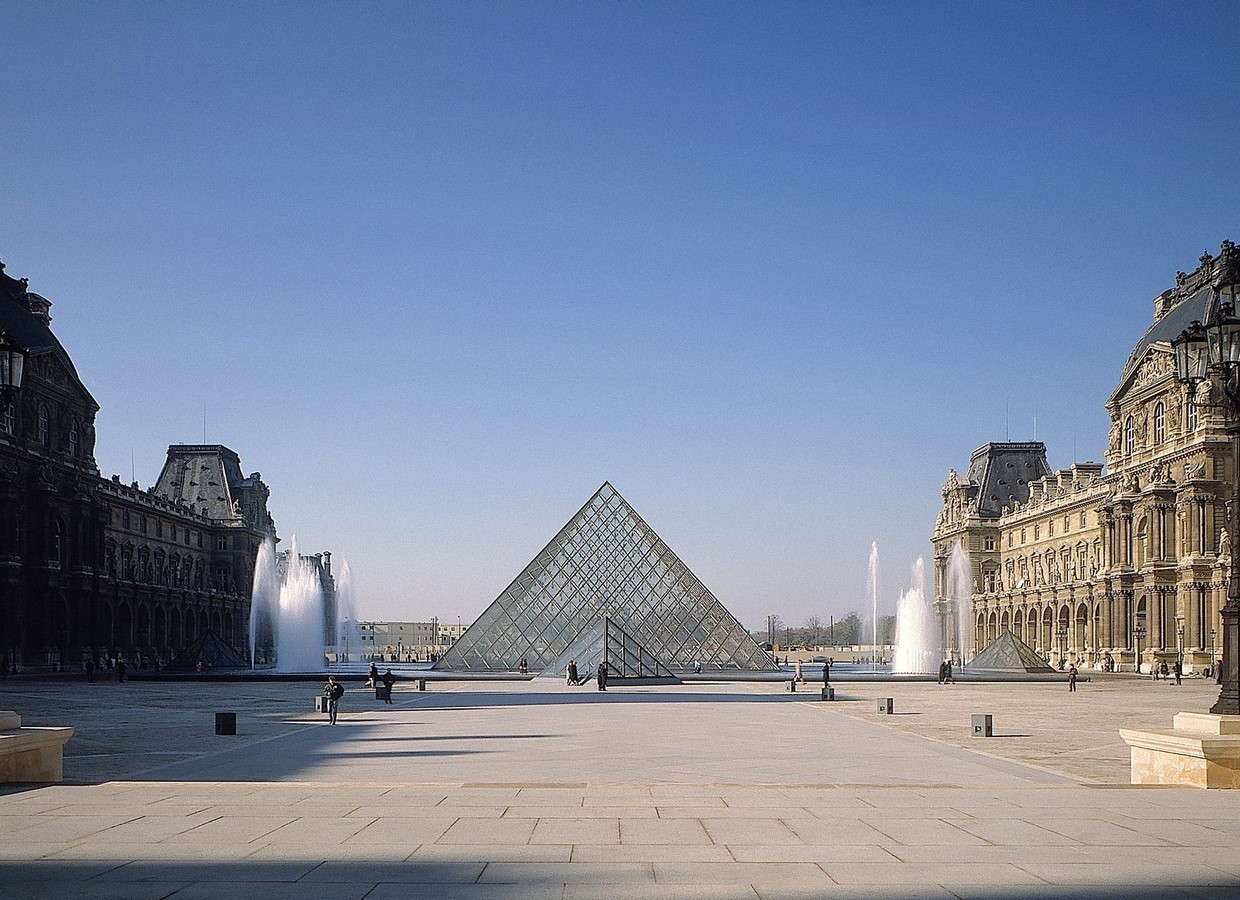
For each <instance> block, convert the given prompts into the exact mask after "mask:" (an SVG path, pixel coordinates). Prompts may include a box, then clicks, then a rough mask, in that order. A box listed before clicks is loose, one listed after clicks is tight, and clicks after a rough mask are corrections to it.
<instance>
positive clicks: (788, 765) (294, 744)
mask: <svg viewBox="0 0 1240 900" xmlns="http://www.w3.org/2000/svg"><path fill="white" fill-rule="evenodd" d="M349 687H350V690H349V692H348V694H346V696H345V699H344V701H343V702H342V710H343V711H342V713H341V716H340V723H339V724H338V725H337V726H335V727H331V726H328V725H325V724H323V721H322V717H321V716H317V715H315V714H314V713H312V712H310V711H309V709H310V708H311V706H312V698H313V696H314V695H315V694H316V693H317V689H318V685H317V684H316V683H301V684H299V683H287V682H265V683H251V682H242V683H236V682H217V681H210V680H193V681H182V682H144V681H136V682H129V683H125V684H116V683H115V682H100V683H96V684H85V683H84V682H82V681H80V680H79V681H37V680H27V679H9V680H7V681H5V682H3V683H0V708H5V709H8V708H12V709H15V710H17V711H18V712H19V713H20V714H21V715H22V717H23V722H24V724H28V725H39V724H44V725H72V726H73V727H74V728H75V729H77V732H76V734H75V736H74V738H73V739H72V740H71V741H70V743H69V745H68V747H67V748H66V749H67V753H66V759H65V776H66V781H65V783H64V784H63V785H55V786H46V787H37V786H9V787H6V788H0V835H2V836H3V840H2V841H0V885H3V891H2V892H0V896H3V897H4V898H6V900H8V898H13V900H19V898H29V897H56V898H63V897H65V896H73V895H74V894H77V893H81V894H83V895H84V896H89V897H90V898H92V900H103V898H111V897H117V898H121V897H123V898H156V897H177V898H192V897H205V896H210V897H241V898H245V897H255V898H259V897H262V898H281V897H290V898H291V897H297V898H302V897H309V898H317V897H324V898H361V897H367V898H372V900H374V898H395V897H436V898H440V897H442V898H454V897H462V898H535V897H537V898H579V897H595V898H627V897H656V898H663V897H666V898H671V897H700V898H716V897H719V898H733V897H736V898H740V897H744V898H750V900H753V898H763V900H766V898H809V897H850V896H857V897H861V896H864V897H910V898H922V897H960V898H971V897H1010V898H1016V897H1048V898H1049V897H1055V898H1064V897H1117V898H1120V897H1122V898H1146V897H1148V898H1155V897H1157V898H1177V897H1201V898H1205V897H1212V898H1218V897H1225V896H1240V853H1237V850H1240V802H1238V801H1240V797H1237V796H1236V794H1235V793H1234V792H1220V791H1210V792H1206V791H1196V790H1191V789H1182V788H1139V787H1132V786H1130V785H1128V784H1127V748H1126V747H1125V745H1124V744H1123V742H1122V741H1121V740H1120V738H1119V736H1118V729H1119V728H1120V727H1121V726H1125V727H1149V728H1163V727H1168V726H1169V724H1170V721H1171V717H1172V716H1173V715H1174V714H1175V713H1176V712H1178V711H1180V710H1183V709H1193V710H1203V709H1205V708H1206V707H1208V705H1209V704H1210V702H1212V700H1213V698H1214V697H1215V696H1216V694H1217V688H1216V687H1215V686H1214V685H1213V684H1210V683H1206V682H1202V681H1197V680H1193V679H1189V680H1186V681H1185V683H1184V685H1183V686H1180V687H1175V686H1174V685H1170V684H1167V683H1165V682H1159V683H1153V682H1150V681H1148V680H1141V679H1136V678H1133V677H1114V678H1110V679H1105V680H1095V681H1093V682H1091V683H1088V684H1083V685H1082V686H1081V689H1080V690H1079V691H1078V692H1077V693H1076V694H1074V695H1070V694H1069V693H1068V692H1067V691H1066V689H1065V687H1064V686H1063V685H1059V684H957V685H952V686H939V685H935V684H933V683H929V684H927V683H920V684H901V685H890V684H882V683H841V684H839V685H838V695H837V696H839V697H840V700H839V701H838V702H836V703H833V704H828V703H822V702H820V701H818V700H817V698H816V695H815V694H814V693H810V692H798V693H795V694H790V693H788V692H787V691H786V690H784V689H783V687H782V686H781V685H779V684H774V683H765V684H763V683H756V684H727V683H702V684H694V685H686V686H680V687H643V688H637V687H630V688H616V689H613V690H609V691H608V692H607V693H606V694H600V693H598V692H597V691H595V690H593V688H590V687H587V688H568V687H567V686H565V685H563V684H561V683H558V682H555V681H548V680H546V679H538V680H535V681H534V682H531V683H489V684H468V683H448V684H433V685H432V686H431V690H429V691H427V692H425V693H421V692H417V691H414V690H411V689H410V688H411V685H410V684H408V683H402V684H400V685H398V688H397V692H396V694H395V700H396V702H395V704H394V705H391V706H388V705H386V704H381V703H378V702H376V701H375V699H374V696H373V692H368V691H365V690H364V689H363V688H362V686H361V684H360V683H356V682H352V683H350V685H349ZM879 696H893V697H894V698H895V709H896V715H893V716H880V715H878V714H877V713H876V712H875V707H876V704H875V699H876V698H877V697H879ZM217 710H229V711H235V712H236V713H237V714H238V731H239V733H238V734H237V735H236V736H217V735H216V734H215V733H214V717H213V715H212V713H213V712H215V711H217ZM980 712H989V713H992V714H993V715H994V716H995V732H996V734H995V737H993V738H989V739H985V738H974V737H971V736H970V732H969V715H970V714H971V713H980Z"/></svg>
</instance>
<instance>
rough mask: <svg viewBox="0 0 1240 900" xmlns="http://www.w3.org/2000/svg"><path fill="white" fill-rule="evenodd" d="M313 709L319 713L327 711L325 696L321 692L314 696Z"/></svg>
mask: <svg viewBox="0 0 1240 900" xmlns="http://www.w3.org/2000/svg"><path fill="white" fill-rule="evenodd" d="M314 711H315V712H321V713H325V712H327V698H326V697H324V696H323V695H322V694H319V696H317V697H315V698H314Z"/></svg>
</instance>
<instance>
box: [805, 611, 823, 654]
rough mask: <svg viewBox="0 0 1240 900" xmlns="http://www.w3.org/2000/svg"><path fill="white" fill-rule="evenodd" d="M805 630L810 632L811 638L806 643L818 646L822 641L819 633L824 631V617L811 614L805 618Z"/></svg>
mask: <svg viewBox="0 0 1240 900" xmlns="http://www.w3.org/2000/svg"><path fill="white" fill-rule="evenodd" d="M805 630H806V631H808V632H809V640H808V641H806V643H808V644H810V645H811V646H813V647H817V646H818V644H819V643H820V641H819V640H818V635H819V634H820V633H821V632H822V619H820V618H818V617H817V616H810V617H809V618H808V619H806V620H805Z"/></svg>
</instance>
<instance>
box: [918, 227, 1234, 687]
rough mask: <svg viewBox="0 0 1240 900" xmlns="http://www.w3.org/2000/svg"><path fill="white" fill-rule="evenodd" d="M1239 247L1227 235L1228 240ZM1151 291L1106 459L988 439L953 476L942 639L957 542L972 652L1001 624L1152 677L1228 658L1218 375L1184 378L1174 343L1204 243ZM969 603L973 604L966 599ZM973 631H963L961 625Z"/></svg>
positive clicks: (951, 609) (945, 535)
mask: <svg viewBox="0 0 1240 900" xmlns="http://www.w3.org/2000/svg"><path fill="white" fill-rule="evenodd" d="M1225 246H1226V247H1228V248H1229V247H1230V244H1228V245H1225ZM1200 262H1201V264H1200V266H1199V267H1198V268H1197V270H1196V271H1195V272H1193V273H1191V274H1185V273H1183V272H1181V273H1179V274H1178V275H1177V276H1176V285H1175V287H1174V288H1172V289H1171V290H1168V291H1165V292H1164V293H1162V294H1160V295H1159V296H1158V297H1156V298H1155V299H1154V322H1153V324H1152V325H1151V327H1150V328H1149V330H1148V331H1146V333H1145V334H1144V335H1143V336H1142V337H1141V339H1140V341H1138V342H1137V345H1136V347H1135V349H1134V350H1133V351H1132V354H1131V356H1130V357H1129V358H1128V361H1127V363H1126V364H1125V365H1124V368H1123V373H1122V375H1121V377H1120V379H1119V384H1118V385H1117V387H1116V388H1115V391H1114V393H1113V394H1112V395H1111V397H1110V399H1109V400H1107V402H1106V410H1107V413H1108V414H1109V416H1110V420H1111V428H1110V441H1109V444H1108V446H1107V449H1106V455H1105V466H1104V465H1102V464H1098V463H1094V462H1084V463H1074V464H1073V465H1072V466H1071V467H1070V468H1068V469H1063V470H1060V471H1051V469H1050V467H1049V466H1048V465H1047V461H1046V448H1045V446H1044V445H1043V444H1041V443H1039V442H1021V443H1012V442H1004V443H989V444H985V445H983V446H982V447H980V448H978V449H977V450H975V451H974V452H973V454H972V456H971V457H970V460H969V466H968V469H967V471H966V473H965V474H964V475H960V474H958V473H957V472H955V471H954V470H953V471H950V472H949V473H948V477H947V482H946V483H945V484H944V485H943V489H942V496H943V507H942V509H941V511H940V512H939V515H938V520H937V522H936V523H935V527H934V535H933V543H934V559H935V566H934V588H935V603H936V609H937V611H938V614H939V619H940V622H941V623H943V625H944V634H945V637H946V640H945V646H946V647H948V648H949V650H950V651H951V652H952V653H953V655H954V656H956V657H957V658H959V657H960V656H961V650H962V648H959V647H956V646H954V643H956V642H955V641H953V640H952V639H951V638H950V634H952V633H953V632H954V630H955V629H954V628H952V627H951V623H952V621H953V617H954V616H955V615H956V614H957V609H958V606H957V602H956V601H957V599H958V598H955V597H952V596H949V593H950V589H949V581H950V579H949V577H948V570H949V560H950V558H951V555H952V549H953V546H954V545H955V544H956V543H957V542H959V543H960V545H961V546H962V547H963V548H964V550H966V551H967V553H968V560H969V563H968V564H969V567H970V569H971V572H970V576H971V579H972V582H973V599H972V612H971V622H972V626H973V629H972V630H973V641H974V646H973V647H972V648H969V647H965V648H963V651H964V654H965V656H966V657H967V656H971V655H974V654H975V653H976V652H977V651H980V650H981V649H983V648H984V647H986V646H987V645H988V644H989V643H990V642H991V641H993V640H994V639H995V638H996V637H998V636H999V634H1001V633H1002V632H1004V631H1010V632H1011V633H1012V634H1014V635H1015V636H1016V637H1018V638H1020V639H1021V640H1023V641H1024V642H1025V643H1027V644H1029V645H1030V646H1031V647H1033V648H1034V649H1035V650H1037V651H1038V652H1039V653H1040V654H1041V655H1042V656H1044V657H1045V658H1046V659H1048V660H1050V661H1052V662H1053V663H1054V664H1056V665H1057V664H1058V663H1059V660H1060V659H1062V658H1068V659H1075V658H1084V659H1085V662H1086V664H1087V665H1094V666H1101V665H1103V661H1104V660H1106V659H1107V658H1108V656H1109V657H1110V659H1112V660H1114V662H1115V664H1116V666H1117V667H1118V668H1121V669H1128V670H1130V671H1131V670H1132V669H1133V668H1134V666H1136V665H1137V664H1138V663H1139V664H1140V669H1141V671H1145V672H1148V671H1150V666H1151V665H1157V664H1159V663H1161V662H1166V663H1167V664H1168V665H1169V666H1170V665H1172V664H1173V663H1174V661H1175V660H1176V659H1177V658H1178V657H1179V656H1180V654H1183V660H1184V667H1185V671H1187V672H1192V671H1202V670H1203V669H1205V668H1206V667H1210V666H1211V665H1212V662H1213V660H1215V659H1216V658H1217V655H1218V654H1219V653H1221V646H1220V643H1221V633H1222V632H1221V618H1220V616H1219V610H1220V609H1221V607H1222V605H1223V603H1224V602H1225V600H1226V582H1227V567H1228V565H1229V563H1230V540H1231V539H1232V537H1231V536H1229V535H1228V534H1227V530H1226V527H1225V525H1226V521H1227V507H1226V504H1227V502H1228V501H1229V500H1230V498H1231V493H1232V489H1233V487H1232V486H1233V485H1234V484H1235V478H1236V472H1234V471H1233V461H1232V442H1231V438H1230V436H1229V435H1228V433H1227V425H1228V423H1227V421H1226V416H1225V413H1224V411H1223V408H1222V407H1220V406H1218V405H1216V404H1215V403H1213V402H1212V400H1213V399H1214V398H1212V396H1211V390H1212V388H1211V386H1210V382H1209V381H1208V380H1207V381H1205V382H1202V383H1201V385H1200V386H1198V388H1197V389H1196V390H1195V391H1192V390H1190V389H1189V388H1188V387H1187V386H1185V385H1183V384H1181V383H1179V382H1178V381H1177V380H1176V377H1175V356H1174V353H1173V352H1172V349H1171V340H1172V339H1173V338H1174V337H1176V336H1177V335H1179V333H1180V332H1181V331H1183V330H1184V329H1185V328H1186V327H1187V326H1188V325H1189V323H1190V322H1192V321H1194V320H1198V321H1203V320H1205V318H1206V315H1205V307H1206V303H1207V301H1208V300H1209V297H1210V286H1209V285H1210V279H1211V277H1212V276H1213V274H1214V269H1215V266H1216V262H1215V258H1214V257H1212V256H1211V255H1210V254H1209V253H1207V254H1205V255H1204V256H1202V257H1201V261H1200ZM966 608H967V607H966ZM965 633H966V634H967V633H968V630H967V629H966V630H965Z"/></svg>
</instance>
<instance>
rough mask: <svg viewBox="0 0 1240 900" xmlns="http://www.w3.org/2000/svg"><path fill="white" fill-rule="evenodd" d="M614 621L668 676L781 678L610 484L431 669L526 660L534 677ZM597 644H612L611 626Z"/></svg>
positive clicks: (503, 666) (504, 665) (508, 665)
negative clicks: (717, 673)
mask: <svg viewBox="0 0 1240 900" xmlns="http://www.w3.org/2000/svg"><path fill="white" fill-rule="evenodd" d="M608 618H610V619H611V620H613V622H614V623H615V626H616V629H617V630H618V633H620V634H623V635H625V636H626V637H627V638H628V639H629V640H630V641H631V642H632V643H633V644H634V645H637V646H638V647H639V648H640V649H641V650H642V651H644V652H645V654H647V655H648V656H650V657H652V658H653V660H654V661H655V662H657V663H658V664H659V665H661V666H662V667H665V668H666V669H668V670H671V671H672V672H676V671H689V670H691V669H693V668H694V667H695V666H697V665H700V666H701V667H702V669H703V670H707V671H709V670H712V669H714V670H728V669H732V670H748V671H767V672H774V671H778V667H777V666H776V665H775V662H774V660H773V659H772V658H771V656H770V654H769V653H767V652H765V651H764V650H763V649H762V648H761V647H759V646H758V645H757V644H756V643H755V642H754V640H753V638H751V637H750V636H749V632H748V631H746V630H745V627H744V626H743V625H741V623H740V622H738V621H737V620H736V618H735V617H734V616H733V615H732V614H731V613H730V612H728V611H727V610H726V609H725V608H724V606H723V604H722V603H720V602H719V601H718V600H717V599H716V598H715V596H714V595H713V594H712V593H711V592H710V590H709V589H708V588H707V587H706V585H704V584H702V582H701V581H700V580H698V578H697V576H696V575H694V574H693V573H692V572H690V571H689V569H688V567H687V566H685V564H684V563H683V562H681V561H680V559H679V557H677V556H676V554H675V553H673V552H672V550H671V548H670V547H668V546H667V544H665V543H663V540H662V539H661V538H660V537H659V536H658V535H657V534H655V533H654V530H653V529H652V528H651V527H650V526H649V525H647V524H646V523H645V521H643V520H642V517H641V516H639V515H638V514H637V512H636V511H635V510H634V509H633V507H631V506H629V504H628V503H627V502H626V501H625V499H624V498H623V497H621V496H620V494H619V492H618V491H616V489H615V488H613V487H612V486H611V485H610V484H609V483H606V482H605V483H604V484H603V486H602V487H600V488H599V489H598V491H596V492H595V494H594V496H593V497H591V498H590V500H589V501H588V502H587V503H586V505H585V506H583V507H582V508H581V509H580V510H579V511H578V512H577V514H576V515H574V516H573V517H572V518H571V519H570V520H569V522H568V524H567V525H565V526H564V527H563V528H562V529H561V530H560V533H559V534H557V535H556V536H555V537H554V538H552V540H551V542H550V543H549V544H547V546H546V547H544V548H543V549H542V551H541V552H540V553H539V554H538V555H537V556H535V557H534V559H533V561H531V562H530V564H529V565H528V566H526V567H525V569H524V570H523V571H522V572H521V574H520V575H518V576H517V577H516V580H514V581H513V582H512V584H510V585H509V586H508V587H507V588H506V589H505V590H504V592H503V593H501V594H500V595H499V597H498V598H496V600H495V602H493V603H492V604H491V605H490V606H488V607H487V608H486V610H485V611H484V612H483V613H482V615H481V616H479V617H478V620H477V621H476V622H474V624H473V625H471V626H470V627H469V628H468V629H467V630H466V631H465V633H464V634H463V635H462V636H461V637H460V639H459V640H458V641H457V642H456V643H455V644H454V645H453V646H452V648H451V649H449V650H448V652H447V653H445V654H444V655H443V657H442V658H441V659H440V660H439V662H437V663H436V664H435V668H436V669H451V670H458V671H459V670H480V671H494V670H513V669H516V668H517V666H518V663H519V661H520V660H521V659H525V661H526V664H527V666H528V667H529V670H530V671H540V670H543V669H546V668H547V667H548V666H550V665H551V664H552V663H556V664H558V660H559V659H560V657H561V656H562V655H563V654H565V653H566V652H568V651H570V650H571V649H572V648H573V646H574V645H575V644H578V641H579V639H580V638H583V637H585V636H586V634H587V632H590V631H591V629H594V628H595V627H596V626H597V625H598V624H599V623H600V622H603V621H604V620H606V619H608ZM601 634H602V636H603V637H604V638H606V636H607V628H606V625H604V627H603V630H602V632H601ZM581 662H582V661H581V660H578V664H579V668H580V665H581ZM608 662H609V665H610V664H611V661H610V660H608ZM640 668H643V669H644V668H648V664H643V665H642V666H640ZM581 674H582V675H583V676H584V675H586V674H587V673H586V671H585V670H584V669H582V670H581Z"/></svg>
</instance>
